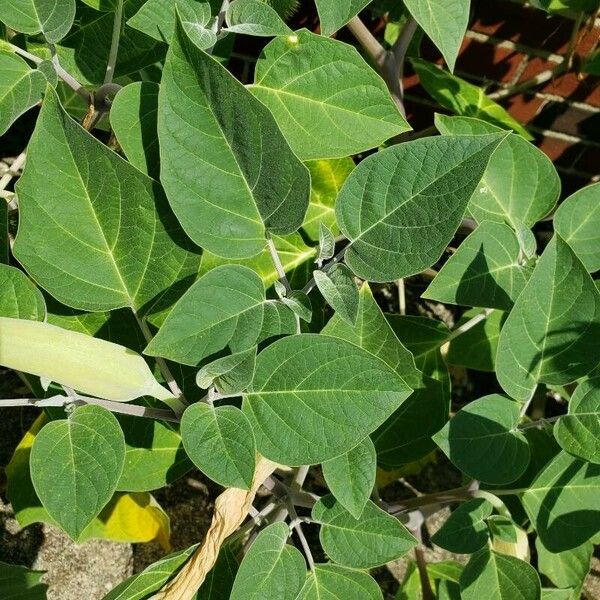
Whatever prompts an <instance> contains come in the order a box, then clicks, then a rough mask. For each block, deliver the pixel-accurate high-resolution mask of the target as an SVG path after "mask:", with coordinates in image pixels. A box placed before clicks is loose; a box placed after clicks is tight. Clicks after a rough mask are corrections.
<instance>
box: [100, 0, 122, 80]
mask: <svg viewBox="0 0 600 600" xmlns="http://www.w3.org/2000/svg"><path fill="white" fill-rule="evenodd" d="M122 28H123V0H117V6H116V8H115V20H114V21H113V31H112V39H111V42H110V51H109V54H108V64H107V65H106V73H105V75H104V84H105V85H106V84H107V83H112V80H113V77H114V74H115V66H116V64H117V56H118V54H119V43H120V41H121V29H122Z"/></svg>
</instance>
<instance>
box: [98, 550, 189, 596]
mask: <svg viewBox="0 0 600 600" xmlns="http://www.w3.org/2000/svg"><path fill="white" fill-rule="evenodd" d="M195 550H196V546H191V547H190V548H187V549H186V550H180V551H179V552H174V553H173V554H169V556H165V557H164V558H161V559H160V560H158V561H157V562H155V563H153V564H151V565H150V566H149V567H146V568H145V569H144V570H143V571H142V572H141V573H137V574H136V575H133V576H132V577H130V578H129V579H127V580H125V581H123V583H120V584H119V585H118V586H117V587H115V588H113V589H112V590H111V591H110V592H109V593H108V594H107V595H106V596H104V598H102V600H143V599H144V598H147V597H148V595H149V594H151V593H152V592H156V591H158V590H160V588H161V587H162V586H163V585H164V584H165V583H166V582H167V581H168V580H169V579H170V578H171V577H172V576H173V575H174V574H175V573H176V572H177V570H178V569H179V567H181V566H182V565H183V564H184V563H185V562H186V561H187V559H188V558H189V557H190V556H191V555H192V554H193V553H194V551H195Z"/></svg>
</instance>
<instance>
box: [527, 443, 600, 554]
mask: <svg viewBox="0 0 600 600" xmlns="http://www.w3.org/2000/svg"><path fill="white" fill-rule="evenodd" d="M599 493H600V466H599V465H595V464H590V463H587V462H584V461H582V460H579V459H576V458H574V457H572V456H570V455H569V454H567V453H566V452H561V453H560V454H558V455H557V456H556V457H555V458H553V459H552V460H551V461H550V462H549V463H548V464H547V465H546V467H545V469H544V470H543V471H542V472H541V473H540V474H539V475H538V476H537V478H536V479H535V481H533V483H532V484H531V487H530V488H529V489H527V490H525V492H524V493H523V497H522V498H523V506H524V507H525V510H526V511H527V515H528V516H529V518H530V520H531V522H532V524H533V526H534V527H535V530H536V531H537V534H538V535H539V537H540V539H541V540H542V543H543V544H544V546H545V547H546V548H547V549H548V550H549V551H550V552H563V551H564V550H572V549H573V548H577V546H580V545H581V544H584V543H585V542H587V541H588V540H589V539H591V538H592V537H593V536H594V535H596V534H597V533H598V532H599V531H600V510H599V507H598V494H599Z"/></svg>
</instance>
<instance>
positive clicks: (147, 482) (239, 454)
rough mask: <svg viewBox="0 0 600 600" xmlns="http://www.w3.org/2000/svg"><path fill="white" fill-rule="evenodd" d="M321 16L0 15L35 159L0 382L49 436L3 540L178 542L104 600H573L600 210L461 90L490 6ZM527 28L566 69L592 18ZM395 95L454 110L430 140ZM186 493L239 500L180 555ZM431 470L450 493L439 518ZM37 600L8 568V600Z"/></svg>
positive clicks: (593, 502)
mask: <svg viewBox="0 0 600 600" xmlns="http://www.w3.org/2000/svg"><path fill="white" fill-rule="evenodd" d="M306 4H311V3H306V2H305V3H302V2H299V1H287V2H286V1H284V0H277V1H275V0H269V1H267V0H232V1H230V2H228V1H225V2H222V3H221V2H220V0H219V1H218V2H214V1H211V2H203V1H199V0H2V2H0V21H1V22H2V25H1V29H0V134H4V133H6V132H7V131H8V130H9V129H11V128H12V131H14V130H15V129H14V127H13V124H14V123H15V121H17V119H19V117H21V116H22V115H24V113H26V112H27V116H25V117H23V118H22V119H19V123H23V119H25V120H26V121H29V122H31V123H32V127H31V128H30V130H33V133H32V134H31V135H29V133H27V134H23V135H24V137H25V136H26V138H25V140H24V141H23V145H22V147H23V148H24V150H23V152H22V154H20V155H19V156H17V157H16V158H15V159H14V160H13V161H12V164H11V163H10V162H9V163H8V164H11V166H10V168H9V169H8V171H7V172H6V173H5V174H4V175H3V177H2V179H1V180H0V187H1V190H2V199H1V200H0V365H1V366H2V367H3V368H4V370H3V373H4V374H6V373H8V372H9V370H10V369H12V370H14V371H16V372H17V374H18V375H19V376H20V377H21V379H22V381H23V382H24V383H25V384H26V385H27V386H28V387H29V388H30V393H29V394H28V395H29V397H24V396H26V394H23V393H20V392H15V393H14V394H8V395H15V396H19V395H20V397H15V398H7V399H3V400H1V401H0V407H1V408H2V409H3V410H5V411H7V410H8V409H9V408H11V407H24V406H30V407H33V408H31V409H29V410H32V411H37V413H38V416H37V419H36V420H35V422H33V425H32V426H31V428H30V429H29V431H28V432H27V433H26V435H25V437H24V438H23V439H22V441H21V442H20V443H19V445H18V446H17V448H16V450H15V452H14V455H13V457H12V459H11V460H10V462H9V463H8V464H7V465H5V467H6V469H5V471H6V481H7V485H6V489H5V492H6V497H7V498H8V500H9V501H10V503H11V504H12V508H13V510H14V514H15V517H16V519H17V520H18V522H19V523H20V524H21V525H22V526H26V525H28V524H30V523H34V522H47V523H51V524H53V525H54V526H57V527H59V528H61V529H62V530H64V532H66V533H67V534H68V535H69V536H70V537H71V538H72V539H73V540H75V541H76V542H83V541H84V540H88V539H90V538H104V539H109V540H116V541H121V542H129V543H133V542H137V543H141V542H147V541H150V540H159V541H160V542H161V544H162V546H163V548H164V549H165V557H164V558H163V559H162V560H160V561H159V562H157V563H155V564H153V565H151V566H150V567H148V568H147V569H146V570H145V571H143V572H141V573H138V574H136V575H134V576H133V577H132V578H130V579H129V580H127V581H125V582H123V583H121V584H120V585H119V586H117V587H116V588H115V589H113V590H112V591H110V592H109V593H108V595H106V596H105V600H117V599H118V600H136V599H144V598H157V599H161V600H189V599H192V598H201V599H203V600H209V599H212V600H216V599H226V598H231V599H232V600H318V599H321V600H325V599H326V600H377V599H383V597H384V595H383V594H384V590H383V586H382V581H381V577H380V576H379V575H378V572H375V571H373V569H375V568H376V567H381V566H382V565H385V564H387V563H389V562H391V561H395V560H397V559H399V558H400V557H405V559H404V560H405V563H406V565H407V571H406V576H405V578H404V580H403V581H402V582H400V584H399V585H400V587H399V589H398V590H397V594H398V595H397V596H395V597H396V598H402V599H406V600H412V599H417V598H423V599H425V600H431V599H433V598H437V599H439V600H448V599H453V600H456V599H460V598H462V599H463V600H480V599H482V598H491V599H493V600H540V599H541V598H544V599H551V598H552V599H556V600H559V599H571V600H575V599H577V598H580V595H581V593H582V586H583V585H584V579H585V577H586V575H587V573H588V570H589V567H590V560H591V557H592V553H593V550H594V543H595V542H600V369H599V368H598V365H599V363H600V291H599V287H598V281H599V280H598V279H596V280H595V279H594V276H595V275H596V277H597V275H598V272H599V271H600V184H598V183H596V184H594V185H590V186H588V187H585V188H583V189H581V190H579V191H577V192H576V193H574V194H572V195H571V196H570V197H566V198H565V197H564V195H562V196H561V182H560V179H559V176H558V175H557V171H556V170H555V168H554V166H553V164H552V162H551V161H550V160H549V159H548V158H547V157H546V156H545V155H544V154H543V153H542V152H541V151H540V150H539V149H538V148H536V146H535V145H534V144H533V143H532V139H533V138H532V136H531V135H530V133H529V132H528V130H527V129H526V128H525V127H524V126H523V124H521V123H519V122H518V121H517V120H515V119H514V118H513V117H512V116H511V115H510V114H509V113H508V112H507V111H506V110H505V108H503V107H502V105H501V104H499V103H498V102H496V100H498V101H501V100H502V99H503V98H508V97H510V95H511V93H513V92H515V90H511V89H510V88H501V89H500V90H497V91H496V92H492V93H490V95H486V92H485V90H483V89H481V88H478V87H476V86H475V85H473V84H472V83H469V82H467V81H465V80H464V79H462V78H460V77H459V76H458V75H456V74H454V66H455V62H456V59H457V55H458V50H459V47H460V45H461V42H462V41H463V38H464V36H465V32H466V28H467V24H468V20H469V13H470V6H469V0H453V1H452V2H449V1H447V0H404V2H403V3H402V2H400V0H398V2H396V3H394V2H384V1H383V0H376V1H374V2H370V1H369V0H316V2H315V4H316V10H317V11H318V15H317V13H314V16H311V15H312V12H311V11H314V10H315V7H314V6H312V5H311V6H306ZM535 6H536V8H535V10H545V11H547V12H550V13H551V12H554V11H558V12H560V13H561V14H566V15H567V16H568V18H572V22H573V24H574V25H573V27H574V35H576V34H577V31H578V28H579V27H584V26H585V24H586V22H587V21H588V20H589V19H590V18H593V12H594V11H596V10H597V9H598V2H596V1H592V2H589V1H588V2H581V1H569V0H561V1H560V2H558V1H554V0H552V1H550V2H548V1H544V2H542V1H539V2H538V1H536V2H535ZM531 10H534V9H533V8H532V9H531ZM359 12H360V13H361V16H359ZM307 15H308V18H307ZM371 15H374V16H376V17H377V18H382V17H381V15H383V19H384V20H385V21H386V22H387V29H386V32H385V39H381V40H380V39H378V38H377V37H375V35H374V34H373V33H372V29H370V28H368V27H367V26H366V25H365V23H366V22H370V21H366V20H365V19H366V18H369V17H370V16H371ZM317 16H318V19H319V20H318V21H317ZM361 19H362V20H361ZM299 22H301V23H304V24H306V23H312V24H313V25H311V27H312V29H313V31H309V30H308V29H306V28H299V27H298V26H297V25H298V23H299ZM317 25H318V26H317ZM344 28H345V32H344V33H343V36H344V39H349V40H351V39H352V37H351V34H353V36H354V39H355V41H356V43H354V44H349V43H345V42H342V41H339V40H338V37H339V35H338V32H340V30H342V29H344ZM317 32H318V33H317ZM248 36H258V37H259V38H261V39H260V40H258V42H260V46H259V47H261V48H262V51H261V52H260V54H259V55H258V56H255V57H250V58H249V60H251V61H252V63H253V62H254V59H256V63H255V66H253V67H252V69H250V70H248V69H247V68H246V69H243V70H242V69H239V68H238V67H239V62H240V61H239V60H238V61H237V63H236V61H230V57H231V55H232V51H233V49H234V44H237V43H239V42H241V43H244V38H246V42H247V38H248ZM426 40H428V41H427V42H426V43H427V44H429V45H430V46H431V45H433V46H435V47H436V48H437V50H436V52H438V56H439V60H437V61H436V63H431V62H428V61H426V60H424V59H423V58H422V57H421V52H420V50H421V46H422V45H423V44H422V42H425V41H426ZM236 47H237V46H236ZM572 52H573V48H572V45H571V47H570V48H569V50H568V52H567V54H566V55H565V57H564V60H563V61H562V63H561V64H560V65H559V67H557V71H559V72H564V71H565V70H568V69H571V68H575V67H573V66H572V62H573V61H572V60H571V58H572ZM238 55H239V53H238ZM238 55H236V56H238ZM236 64H237V65H238V67H236ZM441 64H443V65H444V66H443V67H442V66H440V65H441ZM405 68H406V69H409V68H410V69H412V70H414V71H415V72H416V74H417V75H418V77H419V79H420V81H421V84H422V86H423V88H424V89H425V90H426V91H427V93H428V94H430V95H431V102H433V103H437V104H438V105H439V107H440V112H439V114H437V115H436V117H435V123H434V124H433V123H432V124H431V127H429V128H428V129H426V130H424V131H419V132H415V131H413V130H412V128H411V124H410V120H408V121H407V118H406V113H405V110H404V96H403V89H402V85H401V79H400V77H401V73H403V72H404V70H405ZM242 71H243V72H242ZM249 73H250V78H251V81H249V80H248V79H249ZM535 83H536V82H535V81H532V82H530V83H528V84H526V85H527V86H529V87H533V86H534V85H535ZM521 87H522V86H521ZM30 109H31V110H30ZM30 130H27V131H30ZM559 201H560V202H559ZM427 307H429V308H428V310H425V309H427ZM407 311H408V313H409V314H408V315H407V314H406V313H407ZM410 313H412V314H410ZM435 315H437V317H436V316H435ZM440 315H442V317H443V319H441V318H439V317H440ZM465 373H467V375H466V377H467V379H468V378H469V377H471V379H472V380H476V381H478V382H479V383H478V385H467V386H464V385H462V384H461V383H460V381H461V379H464V378H465ZM477 373H479V375H477ZM461 374H462V375H461ZM468 374H471V375H468ZM461 385H462V387H461ZM457 390H458V391H460V393H459V394H457V393H456V392H457ZM475 390H478V391H477V392H476V391H475ZM21 392H22V389H21ZM13 410H14V408H13ZM192 469H197V470H199V471H200V472H201V473H202V474H203V475H204V476H205V477H206V478H208V479H210V480H212V481H213V482H215V486H214V487H217V485H216V484H218V485H220V486H223V488H224V490H223V491H222V493H220V495H218V496H217V494H215V496H216V498H215V500H214V512H213V515H212V525H211V526H210V529H209V530H208V532H207V533H206V535H205V537H204V538H203V539H199V540H197V542H198V544H197V545H195V546H192V547H190V548H188V549H183V550H181V551H179V552H177V553H175V554H170V555H167V553H168V550H169V519H168V516H167V513H166V512H165V510H164V509H163V508H162V507H161V506H160V505H159V504H158V502H157V501H156V500H155V498H154V497H153V496H152V494H151V492H152V491H154V490H158V489H160V488H162V487H164V486H167V485H169V484H171V483H173V482H174V481H175V480H177V479H179V478H181V477H183V476H185V475H186V473H188V472H189V471H190V470H192ZM423 469H428V470H429V472H430V473H440V472H442V471H443V472H445V473H446V474H448V473H450V474H451V475H446V476H444V477H442V478H441V479H440V484H439V485H438V486H437V487H433V488H431V489H427V490H425V491H426V492H428V493H422V492H421V491H419V489H418V477H417V478H416V479H414V478H413V479H411V481H412V482H413V483H412V484H409V483H407V481H406V479H405V478H406V477H408V476H412V475H415V474H418V473H419V472H420V471H421V470H423ZM448 478H450V480H452V478H454V479H455V484H454V485H453V486H448V485H446V486H445V487H444V484H443V481H446V480H448ZM461 478H462V479H461ZM415 481H416V482H417V483H415ZM448 488H451V489H448ZM442 509H444V510H445V512H444V513H441V514H443V515H444V518H443V519H442V520H441V521H440V519H439V514H440V513H439V511H441V510H442ZM434 514H435V515H437V517H436V519H435V520H434V522H435V523H436V524H435V526H432V521H431V518H430V517H432V516H433V515H434ZM426 546H428V547H430V548H431V547H439V548H442V549H444V550H445V551H448V552H449V553H452V554H451V556H452V559H449V560H445V561H441V562H435V561H432V560H426V558H425V554H424V547H426ZM82 568H83V567H82ZM380 573H381V570H379V574H380ZM397 585H398V584H397ZM388 592H389V590H387V589H386V593H388ZM395 593H396V590H393V591H392V592H391V594H392V595H389V594H388V596H387V597H388V598H391V597H394V596H393V594H395ZM45 594H46V585H45V584H44V583H43V582H42V575H41V573H39V572H35V571H29V570H27V569H26V568H25V567H21V566H15V565H9V564H6V563H0V597H2V598H7V597H10V598H23V599H30V598H36V599H38V598H44V597H45ZM57 594H58V595H57ZM53 597H55V598H58V597H60V592H59V591H57V592H55V595H54V596H53Z"/></svg>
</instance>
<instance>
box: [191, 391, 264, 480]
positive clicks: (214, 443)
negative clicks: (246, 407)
mask: <svg viewBox="0 0 600 600" xmlns="http://www.w3.org/2000/svg"><path fill="white" fill-rule="evenodd" d="M181 436H182V437H183V445H184V446H185V450H186V452H187V453H188V456H189V457H190V458H191V459H192V461H193V462H194V464H195V465H196V466H197V467H198V468H199V469H200V470H201V471H202V472H203V473H204V474H205V475H207V476H208V477H210V478H211V479H212V480H213V481H216V482H217V483H219V484H221V485H222V486H224V487H236V488H241V489H246V490H247V489H250V486H251V485H252V478H253V476H254V464H255V454H256V448H255V444H254V436H253V435H252V428H251V427H250V423H249V422H248V419H247V418H246V416H245V415H244V413H243V412H242V411H241V410H240V409H239V408H236V407H235V406H219V407H217V408H214V407H212V406H209V405H208V404H205V403H203V402H197V403H196V404H192V405H191V406H190V407H188V408H187V409H186V411H185V412H184V413H183V418H182V420H181Z"/></svg>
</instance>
